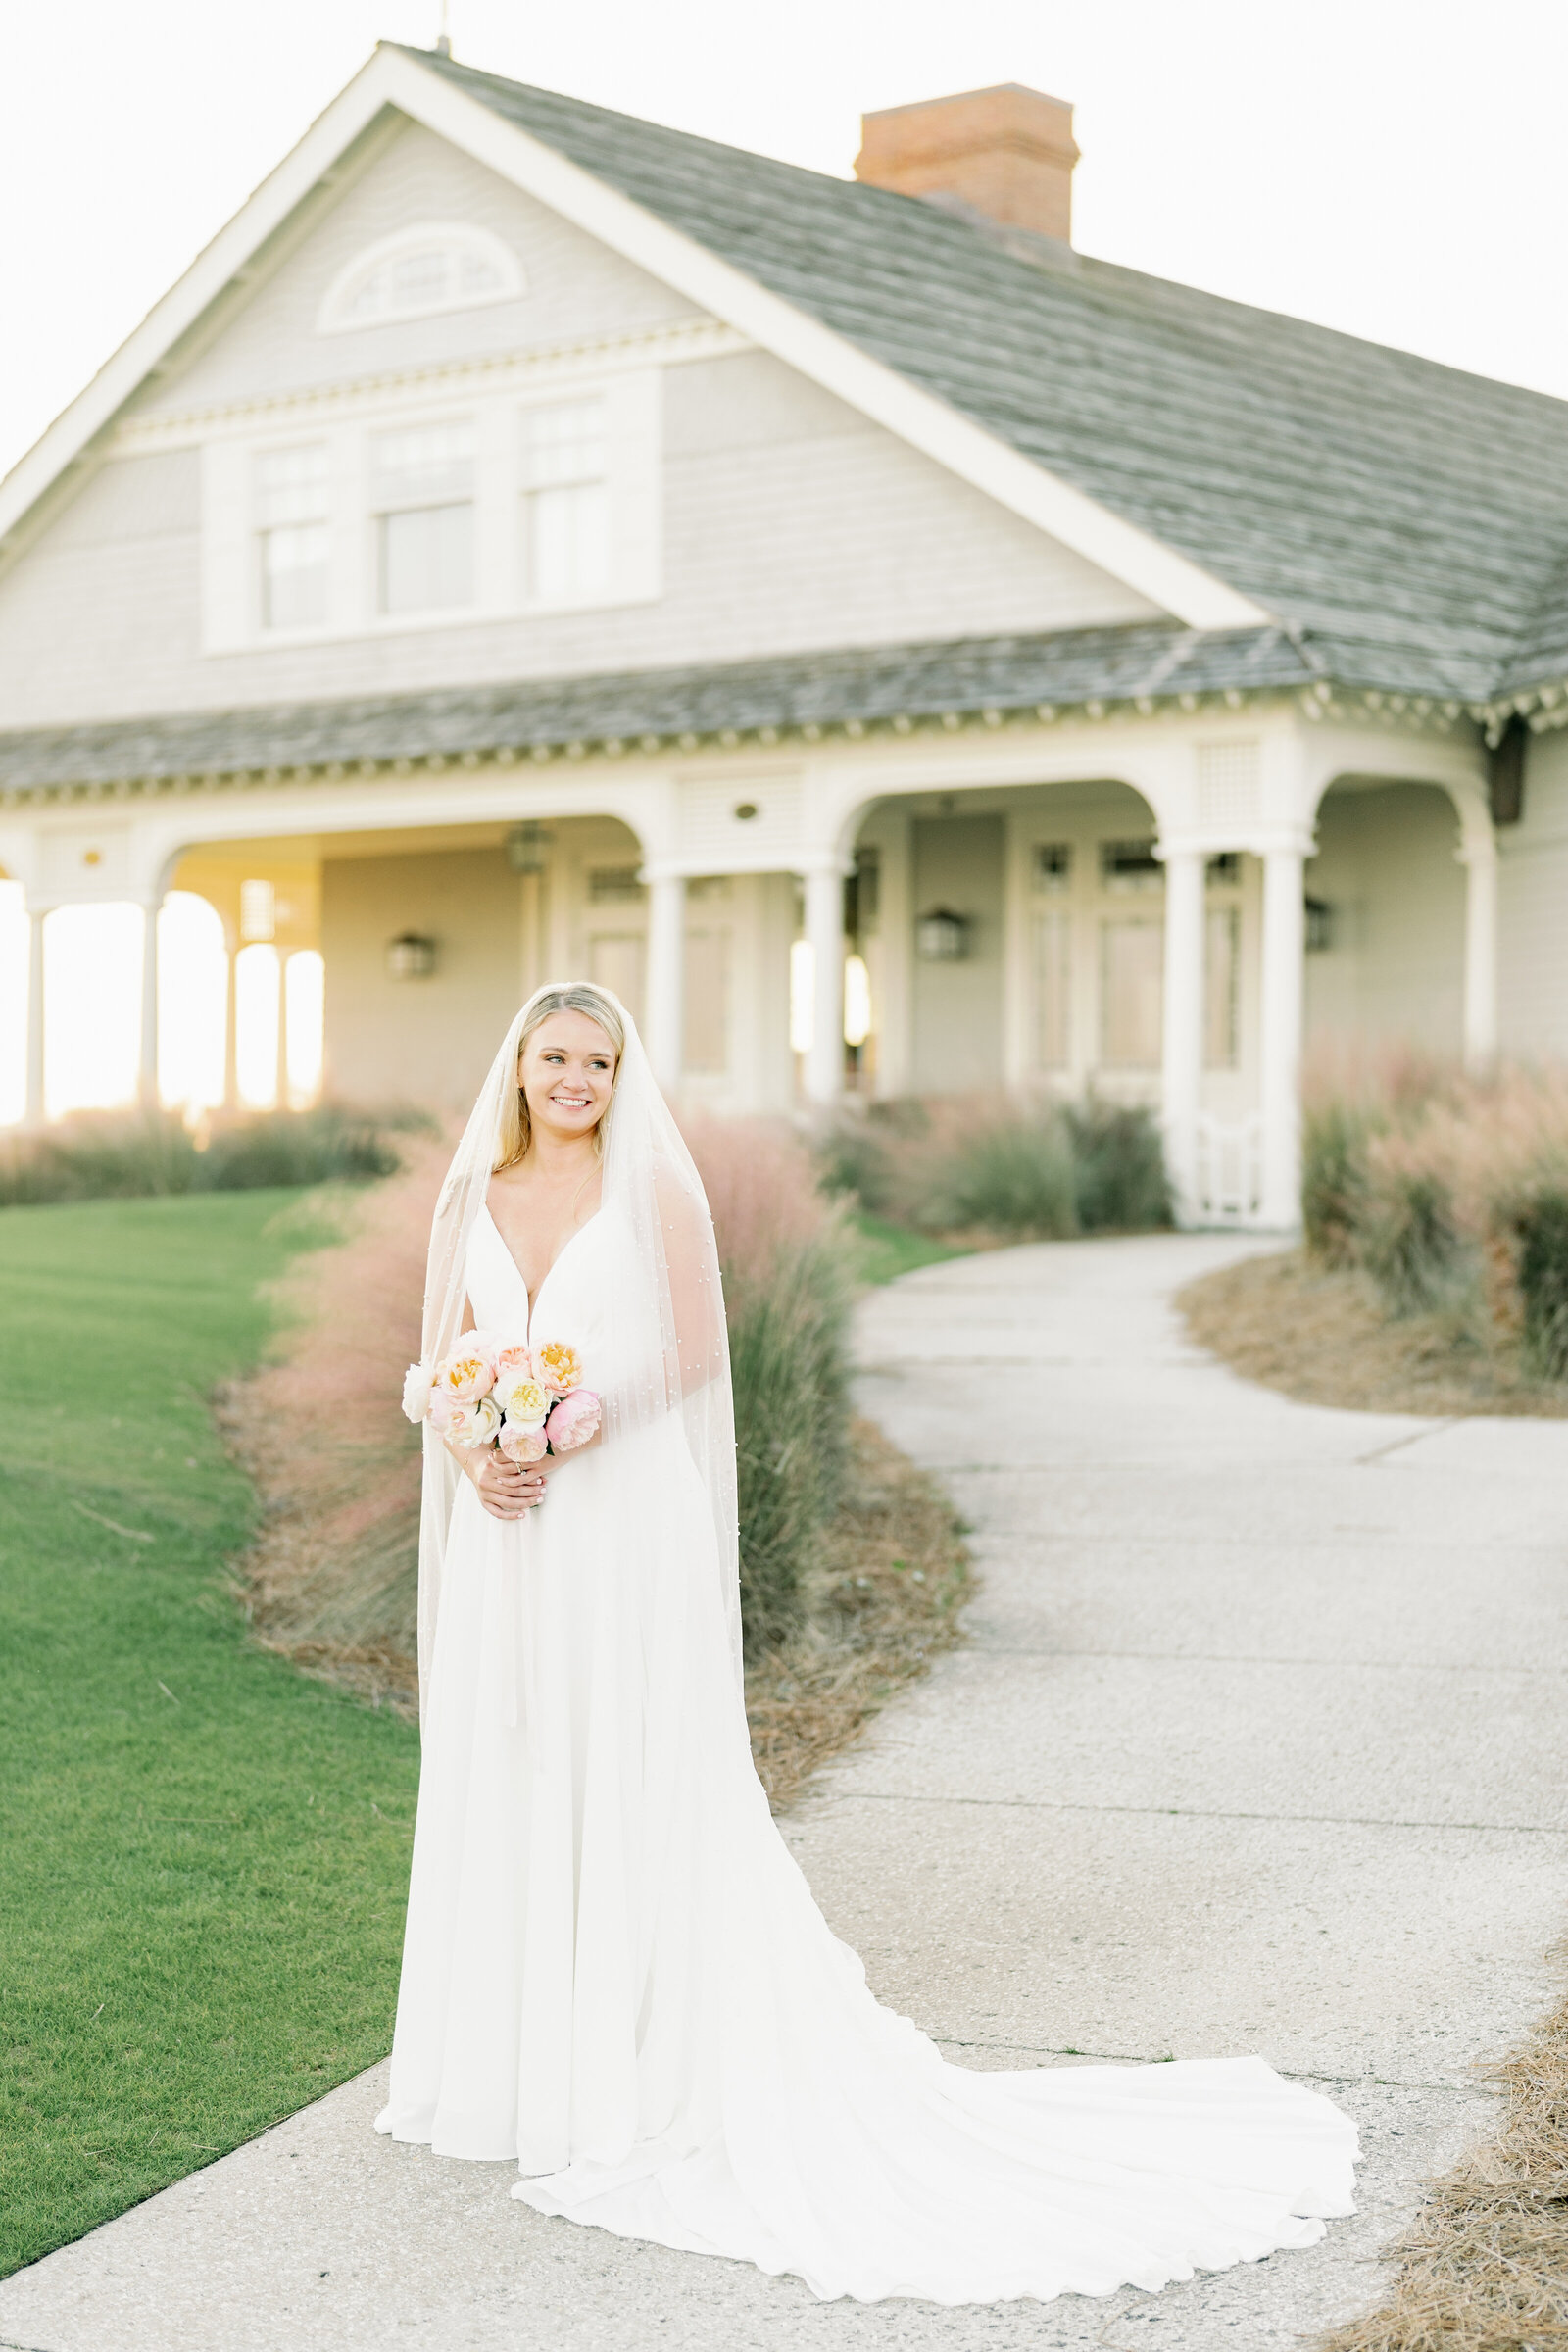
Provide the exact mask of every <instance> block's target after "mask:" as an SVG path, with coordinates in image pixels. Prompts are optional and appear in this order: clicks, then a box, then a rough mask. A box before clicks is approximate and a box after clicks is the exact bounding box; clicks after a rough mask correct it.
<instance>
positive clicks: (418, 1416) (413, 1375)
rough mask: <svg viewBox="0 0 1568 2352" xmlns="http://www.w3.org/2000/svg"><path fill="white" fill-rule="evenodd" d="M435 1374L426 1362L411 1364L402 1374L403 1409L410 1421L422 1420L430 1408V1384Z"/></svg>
mask: <svg viewBox="0 0 1568 2352" xmlns="http://www.w3.org/2000/svg"><path fill="white" fill-rule="evenodd" d="M434 1378H435V1374H434V1373H433V1372H432V1371H431V1370H430V1367H429V1365H428V1364H411V1365H410V1366H409V1368H408V1370H407V1371H406V1372H405V1373H404V1375H403V1410H404V1411H405V1413H407V1415H408V1417H409V1419H410V1420H411V1421H422V1420H423V1419H424V1416H425V1414H426V1413H427V1412H428V1411H429V1410H430V1384H431V1382H432V1381H433V1380H434Z"/></svg>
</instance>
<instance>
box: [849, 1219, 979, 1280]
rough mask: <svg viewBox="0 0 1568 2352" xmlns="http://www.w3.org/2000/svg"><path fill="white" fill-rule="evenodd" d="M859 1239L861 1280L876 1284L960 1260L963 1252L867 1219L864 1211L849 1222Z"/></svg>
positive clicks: (923, 1235)
mask: <svg viewBox="0 0 1568 2352" xmlns="http://www.w3.org/2000/svg"><path fill="white" fill-rule="evenodd" d="M850 1223H851V1226H852V1228H853V1230H854V1232H855V1233H856V1234H857V1235H858V1241H859V1249H858V1264H859V1273H860V1279H861V1281H862V1282H870V1283H878V1282H893V1281H896V1280H897V1278H898V1276H899V1275H901V1274H912V1273H913V1272H914V1269H915V1267H916V1266H934V1265H937V1264H938V1263H939V1262H940V1261H941V1260H942V1259H943V1258H945V1257H961V1256H962V1255H963V1252H962V1250H954V1249H951V1248H950V1247H949V1245H948V1244H947V1243H946V1242H934V1241H932V1240H931V1239H930V1238H929V1236H928V1235H926V1234H923V1233H914V1232H912V1231H911V1230H910V1228H909V1227H908V1226H907V1225H889V1224H887V1223H886V1222H885V1221H884V1220H883V1219H882V1218H881V1217H868V1216H867V1215H866V1214H865V1213H864V1211H863V1210H860V1211H858V1212H857V1214H856V1215H855V1216H853V1217H852V1218H851V1220H850Z"/></svg>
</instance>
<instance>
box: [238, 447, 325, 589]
mask: <svg viewBox="0 0 1568 2352" xmlns="http://www.w3.org/2000/svg"><path fill="white" fill-rule="evenodd" d="M326 492H327V458H326V443H325V442H324V441H311V442H305V443H302V444H301V445H300V446H299V447H298V448H296V449H268V450H263V451H262V452H261V453H260V455H259V456H258V458H257V460H256V521H257V530H258V540H259V547H260V554H261V614H262V626H263V628H264V629H309V628H319V627H320V625H321V624H322V622H323V621H324V620H325V619H326V615H327V588H328V559H329V553H330V550H329V534H328V530H327V522H326Z"/></svg>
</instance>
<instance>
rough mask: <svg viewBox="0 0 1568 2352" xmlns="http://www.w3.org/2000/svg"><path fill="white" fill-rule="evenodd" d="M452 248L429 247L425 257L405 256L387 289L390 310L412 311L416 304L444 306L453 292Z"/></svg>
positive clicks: (398, 262) (424, 252)
mask: <svg viewBox="0 0 1568 2352" xmlns="http://www.w3.org/2000/svg"><path fill="white" fill-rule="evenodd" d="M455 258H456V257H455V256H454V255H453V253H452V251H451V249H450V247H447V246H441V245H427V246H426V247H425V248H424V250H423V252H422V253H405V254H403V255H402V256H401V257H400V258H399V259H398V260H397V261H395V262H394V263H393V265H392V271H391V283H390V285H389V287H388V289H387V294H388V299H389V304H390V307H391V308H393V309H395V310H400V311H401V310H405V309H409V310H412V309H413V307H414V305H415V304H416V303H421V302H444V301H445V300H446V298H447V296H448V294H449V293H450V292H451V290H452V271H453V263H454V260H455Z"/></svg>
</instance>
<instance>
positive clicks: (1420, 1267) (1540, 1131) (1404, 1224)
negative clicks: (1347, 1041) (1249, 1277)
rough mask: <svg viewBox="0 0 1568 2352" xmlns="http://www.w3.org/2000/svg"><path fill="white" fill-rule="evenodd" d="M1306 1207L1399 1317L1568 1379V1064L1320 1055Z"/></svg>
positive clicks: (1310, 1080)
mask: <svg viewBox="0 0 1568 2352" xmlns="http://www.w3.org/2000/svg"><path fill="white" fill-rule="evenodd" d="M1301 1209H1302V1224H1303V1226H1304V1229H1305V1236H1306V1246H1307V1250H1308V1251H1309V1252H1310V1254H1311V1255H1312V1256H1313V1257H1314V1258H1315V1259H1316V1260H1317V1261H1318V1262H1319V1263H1320V1264H1322V1265H1325V1266H1356V1267H1359V1268H1360V1269H1361V1270H1362V1271H1363V1272H1364V1273H1365V1274H1366V1275H1367V1276H1368V1277H1369V1278H1370V1280H1371V1281H1372V1283H1373V1284H1374V1285H1375V1286H1376V1289H1377V1292H1378V1295H1379V1297H1380V1298H1381V1299H1382V1300H1383V1303H1384V1305H1385V1306H1386V1308H1387V1309H1388V1311H1389V1312H1390V1313H1391V1314H1393V1315H1422V1314H1436V1315H1440V1316H1442V1317H1443V1318H1445V1319H1446V1322H1447V1323H1448V1325H1449V1326H1450V1328H1451V1330H1452V1332H1453V1335H1454V1338H1455V1340H1456V1342H1463V1343H1465V1344H1469V1345H1472V1346H1479V1347H1482V1348H1489V1349H1492V1350H1495V1351H1498V1352H1503V1353H1511V1354H1513V1355H1515V1356H1516V1357H1517V1358H1518V1359H1519V1361H1520V1362H1521V1363H1522V1364H1523V1366H1524V1367H1525V1369H1526V1370H1527V1371H1528V1372H1530V1373H1532V1374H1534V1375H1536V1376H1537V1377H1541V1378H1544V1379H1548V1380H1560V1379H1563V1378H1568V1071H1564V1070H1562V1069H1559V1068H1553V1067H1541V1068H1531V1067H1527V1066H1523V1065H1511V1066H1504V1067H1502V1068H1499V1069H1498V1070H1496V1071H1495V1072H1494V1073H1492V1074H1491V1075H1489V1076H1487V1077H1484V1078H1482V1077H1475V1076H1471V1075H1468V1074H1467V1073H1465V1072H1464V1071H1462V1070H1459V1069H1457V1068H1454V1067H1452V1066H1450V1065H1444V1064H1441V1063H1436V1062H1432V1061H1428V1060H1422V1059H1420V1058H1418V1057H1414V1056H1411V1055H1409V1054H1405V1055H1402V1056H1397V1057H1392V1058H1391V1057H1387V1056H1386V1057H1385V1058H1384V1059H1383V1060H1382V1061H1381V1062H1365V1061H1363V1062H1361V1063H1359V1064H1354V1065H1346V1064H1344V1063H1343V1062H1342V1063H1339V1064H1330V1063H1327V1062H1324V1061H1322V1060H1319V1061H1318V1062H1317V1063H1315V1064H1314V1066H1313V1067H1312V1068H1311V1069H1310V1070H1309V1071H1308V1075H1307V1081H1306V1084H1305V1087H1304V1089H1303V1120H1302V1171H1301Z"/></svg>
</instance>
